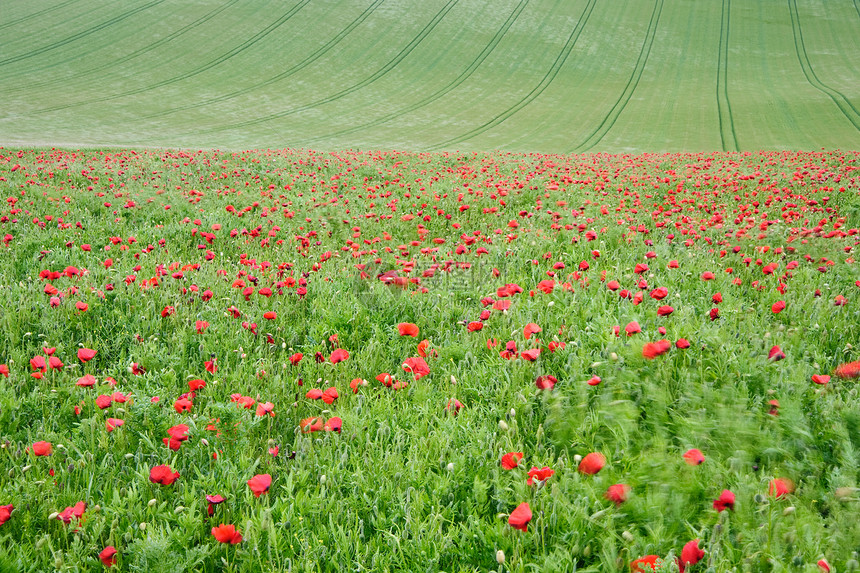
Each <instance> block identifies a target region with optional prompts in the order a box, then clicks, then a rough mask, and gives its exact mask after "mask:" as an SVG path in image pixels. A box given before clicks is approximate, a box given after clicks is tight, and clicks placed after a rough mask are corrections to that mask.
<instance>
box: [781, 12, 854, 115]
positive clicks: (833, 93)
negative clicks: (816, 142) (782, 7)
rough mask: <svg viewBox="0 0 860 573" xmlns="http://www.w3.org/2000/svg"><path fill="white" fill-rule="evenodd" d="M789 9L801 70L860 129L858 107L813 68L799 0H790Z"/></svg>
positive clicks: (807, 79)
mask: <svg viewBox="0 0 860 573" xmlns="http://www.w3.org/2000/svg"><path fill="white" fill-rule="evenodd" d="M855 2H856V0H855ZM855 5H856V4H855ZM788 10H789V12H790V13H791V29H792V31H793V32H794V48H795V51H796V52H797V61H798V62H799V63H800V68H801V70H803V75H804V76H806V81H808V82H809V84H810V85H811V86H812V87H814V88H815V89H817V90H818V91H820V92H822V93H823V94H825V95H827V97H829V98H830V99H831V100H833V103H835V104H836V107H838V108H839V111H841V112H842V115H844V116H845V118H846V119H848V121H850V122H851V124H852V125H853V126H854V128H855V129H857V130H858V131H860V112H858V111H857V108H856V107H854V105H853V104H852V103H851V102H850V101H848V98H846V97H845V95H843V94H842V93H841V92H839V91H838V90H835V89H833V88H832V87H830V86H828V85H827V84H825V83H824V82H822V81H821V80H819V79H818V76H816V75H815V70H813V69H812V64H811V63H810V61H809V56H808V55H807V53H806V46H805V45H804V43H803V30H802V29H801V27H800V14H799V13H798V11H797V0H788Z"/></svg>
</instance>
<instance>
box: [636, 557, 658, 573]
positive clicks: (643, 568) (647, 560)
mask: <svg viewBox="0 0 860 573" xmlns="http://www.w3.org/2000/svg"><path fill="white" fill-rule="evenodd" d="M662 566H663V559H662V558H661V557H660V556H659V555H646V556H645V557H640V558H639V559H637V560H635V561H633V562H631V563H630V573H650V572H652V571H656V570H657V569H659V568H661V567H662Z"/></svg>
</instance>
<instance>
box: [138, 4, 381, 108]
mask: <svg viewBox="0 0 860 573" xmlns="http://www.w3.org/2000/svg"><path fill="white" fill-rule="evenodd" d="M237 1H238V0H237ZM384 1H385V0H375V2H374V3H373V4H371V5H370V6H368V7H367V8H366V9H365V10H364V12H362V13H361V14H359V15H358V17H357V18H356V19H355V20H353V21H352V22H350V24H349V25H348V26H347V27H346V28H344V29H343V30H341V31H340V32H338V33H337V35H336V36H335V37H333V38H332V39H331V40H329V41H328V42H327V43H326V44H325V45H323V46H321V47H319V48H318V49H317V50H315V51H314V52H312V53H311V54H309V55H308V56H307V57H306V58H305V59H303V60H302V61H300V62H298V63H296V64H294V65H292V66H290V67H289V68H287V69H286V70H284V71H283V72H281V73H279V74H277V75H275V76H272V77H271V78H269V79H267V80H265V81H262V82H259V83H256V84H254V85H252V86H248V87H245V88H242V89H240V90H235V91H232V92H230V93H227V94H223V95H220V96H218V97H214V98H210V99H207V100H204V101H200V102H194V103H190V104H187V105H183V106H179V107H173V108H170V109H166V110H162V111H160V112H158V113H154V114H151V115H147V116H143V119H154V118H157V117H163V116H165V115H170V114H171V113H176V112H178V111H185V110H188V109H195V108H200V107H203V106H206V105H209V104H213V103H220V102H222V101H226V100H228V99H233V98H234V97H238V96H242V95H245V94H248V93H251V92H253V91H255V90H257V89H259V88H262V87H266V86H270V85H272V84H274V83H277V82H279V81H281V80H283V79H285V78H288V77H290V76H291V75H293V74H294V73H296V72H298V71H299V70H302V69H303V68H306V67H307V66H309V65H310V64H312V63H313V62H315V61H316V60H318V59H319V58H321V57H322V56H324V55H325V54H326V53H328V52H329V51H330V50H331V49H332V48H333V47H334V46H336V45H337V44H339V43H340V42H341V41H342V40H343V39H344V38H346V37H347V36H348V35H349V34H350V33H351V32H352V31H353V30H355V29H356V28H357V27H358V26H359V25H360V24H361V23H362V22H364V21H365V20H366V19H367V18H368V16H370V15H371V14H372V13H373V12H374V11H375V10H376V9H377V8H378V7H379V6H380V5H381V4H382V3H383V2H384Z"/></svg>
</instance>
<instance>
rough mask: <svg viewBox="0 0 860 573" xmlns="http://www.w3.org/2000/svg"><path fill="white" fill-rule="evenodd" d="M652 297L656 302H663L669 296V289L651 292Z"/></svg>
mask: <svg viewBox="0 0 860 573" xmlns="http://www.w3.org/2000/svg"><path fill="white" fill-rule="evenodd" d="M650 296H651V298H653V299H654V300H663V299H664V298H666V297H667V296H669V289H667V288H666V287H659V288H655V289H654V290H652V291H651V295H650Z"/></svg>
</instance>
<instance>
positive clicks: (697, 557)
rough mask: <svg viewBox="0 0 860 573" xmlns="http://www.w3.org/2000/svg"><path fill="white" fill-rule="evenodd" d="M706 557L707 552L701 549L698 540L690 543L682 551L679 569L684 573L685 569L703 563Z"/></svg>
mask: <svg viewBox="0 0 860 573" xmlns="http://www.w3.org/2000/svg"><path fill="white" fill-rule="evenodd" d="M704 556H705V552H704V551H702V550H701V549H699V540H698V539H694V540H692V541H688V542H687V543H686V544H685V545H684V548H683V549H682V550H681V557H680V559H678V568H679V569H680V570H681V573H684V569H685V568H686V567H687V566H689V565H695V564H696V563H698V562H699V561H701V560H702V557H704Z"/></svg>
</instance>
